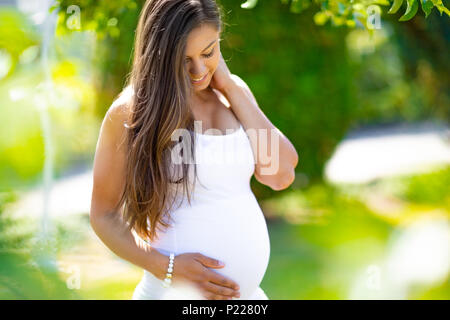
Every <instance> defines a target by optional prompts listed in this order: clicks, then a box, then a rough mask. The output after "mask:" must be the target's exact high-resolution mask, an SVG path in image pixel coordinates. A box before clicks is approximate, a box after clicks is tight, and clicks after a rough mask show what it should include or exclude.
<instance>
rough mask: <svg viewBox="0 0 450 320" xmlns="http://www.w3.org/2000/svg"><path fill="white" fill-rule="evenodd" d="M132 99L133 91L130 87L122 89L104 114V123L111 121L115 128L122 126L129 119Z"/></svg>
mask: <svg viewBox="0 0 450 320" xmlns="http://www.w3.org/2000/svg"><path fill="white" fill-rule="evenodd" d="M132 97H133V89H132V88H131V87H130V86H128V87H126V88H125V89H123V90H122V92H121V93H120V94H119V95H118V97H117V98H116V99H115V100H114V101H113V103H112V104H111V106H110V107H109V109H108V111H107V112H106V115H105V121H111V122H112V123H113V127H115V128H118V127H122V126H124V125H125V124H126V123H127V121H128V119H129V115H130V110H131V99H132Z"/></svg>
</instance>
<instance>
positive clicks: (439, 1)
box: [432, 0, 450, 17]
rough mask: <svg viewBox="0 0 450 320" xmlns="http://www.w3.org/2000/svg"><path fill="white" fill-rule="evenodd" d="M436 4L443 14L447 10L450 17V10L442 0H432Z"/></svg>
mask: <svg viewBox="0 0 450 320" xmlns="http://www.w3.org/2000/svg"><path fill="white" fill-rule="evenodd" d="M432 1H433V4H434V6H435V7H436V8H437V9H438V10H439V13H440V14H441V16H442V12H445V13H446V14H447V15H448V16H449V17H450V11H449V10H448V9H447V8H446V7H445V6H444V4H443V3H442V0H432Z"/></svg>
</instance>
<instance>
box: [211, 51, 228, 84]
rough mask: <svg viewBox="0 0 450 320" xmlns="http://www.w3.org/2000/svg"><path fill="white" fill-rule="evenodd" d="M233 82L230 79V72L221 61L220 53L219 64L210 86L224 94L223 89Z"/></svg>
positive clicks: (223, 61)
mask: <svg viewBox="0 0 450 320" xmlns="http://www.w3.org/2000/svg"><path fill="white" fill-rule="evenodd" d="M232 81H233V79H232V78H231V72H230V69H228V66H227V64H226V63H225V60H224V59H223V56H222V53H220V60H219V64H218V66H217V68H216V71H215V72H214V74H213V76H212V79H211V82H210V86H211V87H212V88H213V89H216V90H219V91H220V92H222V93H224V89H225V88H226V87H227V86H228V85H229V84H230V83H231V82H232Z"/></svg>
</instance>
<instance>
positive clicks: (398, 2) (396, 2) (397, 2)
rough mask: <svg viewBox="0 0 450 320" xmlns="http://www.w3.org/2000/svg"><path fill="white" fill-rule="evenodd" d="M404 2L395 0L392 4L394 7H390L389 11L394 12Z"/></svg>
mask: <svg viewBox="0 0 450 320" xmlns="http://www.w3.org/2000/svg"><path fill="white" fill-rule="evenodd" d="M402 4H403V0H394V3H393V4H392V7H391V8H390V9H389V11H388V13H390V14H393V13H396V12H397V11H398V9H400V7H401V6H402Z"/></svg>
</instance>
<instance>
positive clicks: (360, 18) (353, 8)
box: [241, 0, 450, 30]
mask: <svg viewBox="0 0 450 320" xmlns="http://www.w3.org/2000/svg"><path fill="white" fill-rule="evenodd" d="M406 1H407V8H406V11H405V13H404V14H403V15H402V16H401V17H400V18H399V21H407V20H410V19H411V18H413V17H414V16H415V15H416V13H417V9H418V7H419V1H421V3H422V10H423V12H424V13H425V17H428V15H429V14H430V12H431V9H432V8H434V7H436V8H437V9H438V10H439V13H440V15H441V16H442V13H443V12H444V13H445V14H447V16H449V17H450V11H449V10H448V9H447V8H446V7H445V6H444V4H443V3H442V0H406ZM257 3H258V0H247V1H246V2H245V3H243V4H242V5H241V8H243V9H253V8H254V7H255V6H256V5H257ZM281 3H283V4H285V5H289V10H290V11H291V12H293V13H300V12H302V11H304V10H306V9H308V8H309V7H310V6H311V4H313V3H314V4H315V5H316V6H315V7H316V8H315V9H314V10H315V11H317V8H319V11H317V12H316V14H315V16H314V21H315V23H316V24H317V25H323V24H325V23H326V22H327V21H328V20H330V21H331V23H332V24H333V25H334V26H342V25H346V26H349V27H354V26H355V25H356V24H361V25H362V26H364V27H365V28H366V29H368V30H371V26H370V25H369V24H368V23H367V20H368V19H369V16H370V13H371V12H374V11H376V12H378V13H380V14H381V8H380V6H389V5H391V7H390V9H389V10H388V13H390V14H394V13H396V12H397V11H398V10H399V9H400V7H401V6H402V4H403V0H281Z"/></svg>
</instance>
